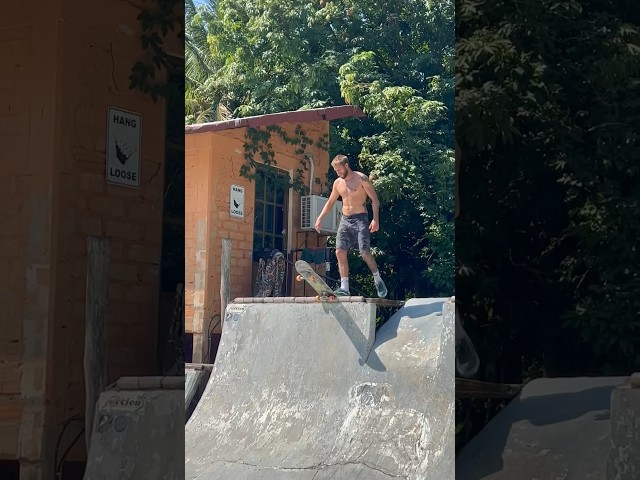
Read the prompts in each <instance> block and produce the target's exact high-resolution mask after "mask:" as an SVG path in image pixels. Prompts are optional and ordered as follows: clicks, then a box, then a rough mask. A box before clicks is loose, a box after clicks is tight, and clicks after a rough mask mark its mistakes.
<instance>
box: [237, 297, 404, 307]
mask: <svg viewBox="0 0 640 480" xmlns="http://www.w3.org/2000/svg"><path fill="white" fill-rule="evenodd" d="M338 302H339V303H373V304H375V305H378V306H381V307H382V306H388V307H401V306H402V305H404V303H405V302H404V300H388V299H386V298H367V297H355V296H350V297H335V299H333V301H328V300H327V301H324V300H318V299H316V297H238V298H235V299H234V300H233V302H232V303H298V304H299V303H329V304H331V303H338Z"/></svg>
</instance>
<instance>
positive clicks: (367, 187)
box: [360, 173, 380, 223]
mask: <svg viewBox="0 0 640 480" xmlns="http://www.w3.org/2000/svg"><path fill="white" fill-rule="evenodd" d="M360 178H361V179H362V186H363V187H364V191H365V192H366V193H367V195H368V196H369V198H370V199H371V210H373V221H374V222H376V223H380V221H379V218H378V212H379V210H380V200H378V195H377V194H376V189H375V188H373V185H372V183H371V181H370V180H369V177H367V176H366V175H365V174H364V173H361V174H360Z"/></svg>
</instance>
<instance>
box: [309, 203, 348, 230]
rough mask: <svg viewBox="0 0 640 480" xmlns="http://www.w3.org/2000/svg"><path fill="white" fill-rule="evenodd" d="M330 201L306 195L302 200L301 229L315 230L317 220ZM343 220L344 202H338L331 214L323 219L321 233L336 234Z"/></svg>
mask: <svg viewBox="0 0 640 480" xmlns="http://www.w3.org/2000/svg"><path fill="white" fill-rule="evenodd" d="M327 200H329V199H328V198H326V197H320V196H318V195H306V196H303V197H302V198H301V207H302V208H301V214H300V229H301V230H314V225H315V224H316V219H317V218H318V215H320V212H322V209H323V208H324V206H325V204H326V203H327ZM341 218H342V202H336V203H335V204H334V205H333V208H332V209H331V210H330V211H329V213H328V214H327V215H326V216H325V217H324V218H323V219H322V223H321V224H320V233H336V232H337V231H338V226H339V225H340V219H341Z"/></svg>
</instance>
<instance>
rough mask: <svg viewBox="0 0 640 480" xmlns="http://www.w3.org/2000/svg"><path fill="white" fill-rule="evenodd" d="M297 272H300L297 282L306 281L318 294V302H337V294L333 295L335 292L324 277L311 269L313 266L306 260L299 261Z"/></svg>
mask: <svg viewBox="0 0 640 480" xmlns="http://www.w3.org/2000/svg"><path fill="white" fill-rule="evenodd" d="M296 271H297V272H298V276H297V277H296V280H297V281H298V282H301V281H302V280H305V281H306V282H307V283H308V284H309V285H310V286H311V288H313V289H314V290H315V291H316V293H317V294H318V295H316V300H317V301H321V302H335V300H336V294H335V293H333V290H331V288H329V285H327V284H326V282H325V281H324V280H323V279H322V277H321V276H320V275H318V274H317V273H316V271H315V270H314V269H313V268H311V265H309V264H308V263H307V262H305V261H304V260H298V261H297V262H296Z"/></svg>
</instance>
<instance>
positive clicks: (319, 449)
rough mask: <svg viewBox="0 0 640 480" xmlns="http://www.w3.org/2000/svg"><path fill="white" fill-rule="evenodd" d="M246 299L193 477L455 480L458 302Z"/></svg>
mask: <svg viewBox="0 0 640 480" xmlns="http://www.w3.org/2000/svg"><path fill="white" fill-rule="evenodd" d="M242 300H243V302H241V303H240V302H238V301H236V302H234V303H232V304H230V305H229V307H228V308H227V312H226V321H225V325H224V329H223V334H222V340H221V343H220V346H219V350H218V355H217V359H216V363H215V365H214V368H213V371H212V373H211V377H210V380H209V383H208V384H207V387H206V389H205V391H204V393H203V396H202V398H201V399H200V401H199V403H198V405H197V407H196V409H195V411H194V412H193V415H192V416H191V418H190V419H189V421H188V422H187V425H186V427H185V478H187V479H200V480H213V479H215V480H249V479H251V480H258V479H260V480H307V479H308V480H327V479H332V480H342V479H344V480H347V479H348V480H378V479H380V480H381V479H389V478H403V479H407V480H425V479H438V480H449V479H451V480H453V478H454V454H455V446H454V443H455V440H454V430H455V426H454V423H455V419H454V417H455V415H454V388H455V381H454V355H455V352H454V322H455V315H454V305H453V303H450V302H449V301H448V299H411V300H409V301H407V302H406V303H405V305H404V306H403V307H401V308H400V309H398V311H397V312H396V313H395V314H394V315H393V316H392V317H391V319H390V320H389V321H387V322H386V323H385V324H384V325H383V326H382V327H381V328H380V329H379V331H378V332H377V334H376V332H375V320H376V308H377V307H376V305H375V304H372V303H367V302H363V301H361V302H350V301H340V302H338V303H333V304H322V303H297V302H295V303H294V301H293V299H291V302H287V301H286V299H285V300H282V299H279V300H280V301H279V303H251V302H248V301H246V300H247V299H242Z"/></svg>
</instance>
